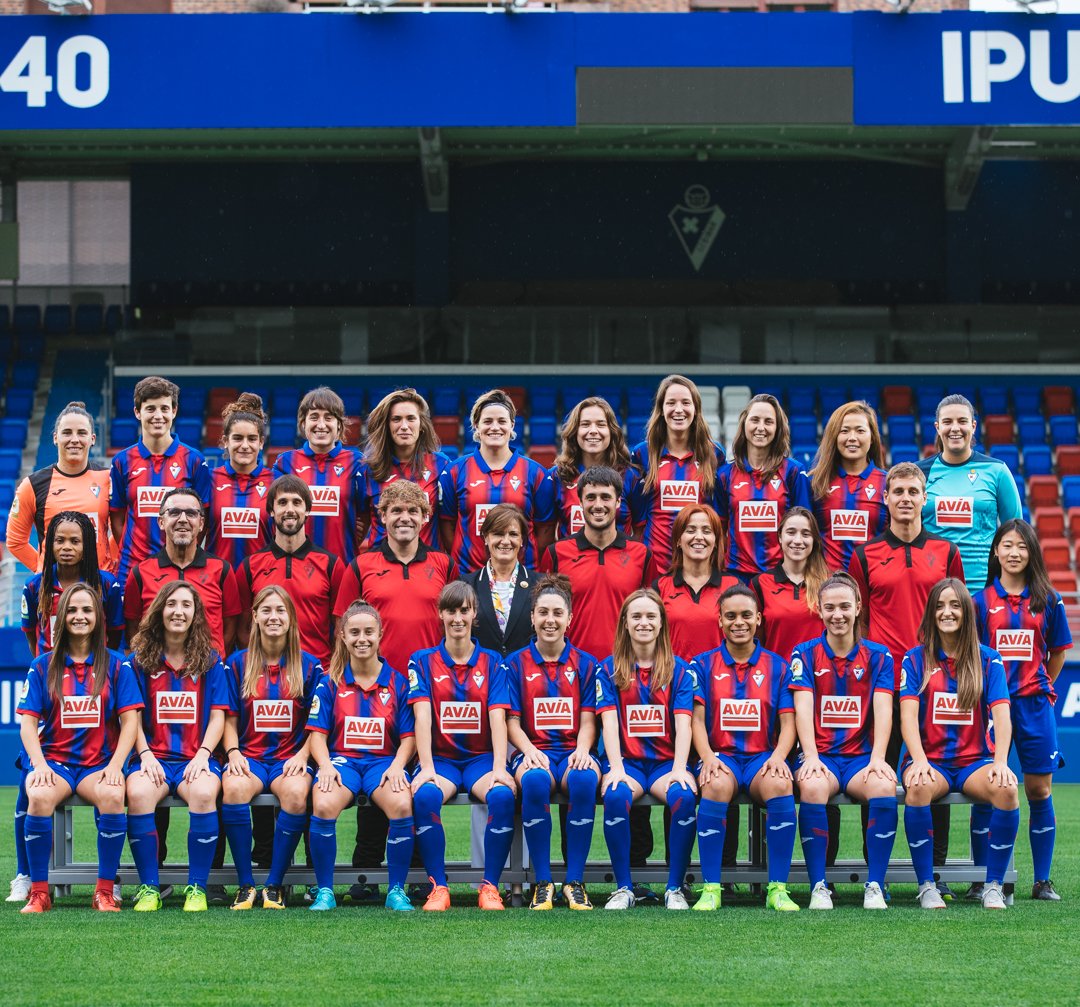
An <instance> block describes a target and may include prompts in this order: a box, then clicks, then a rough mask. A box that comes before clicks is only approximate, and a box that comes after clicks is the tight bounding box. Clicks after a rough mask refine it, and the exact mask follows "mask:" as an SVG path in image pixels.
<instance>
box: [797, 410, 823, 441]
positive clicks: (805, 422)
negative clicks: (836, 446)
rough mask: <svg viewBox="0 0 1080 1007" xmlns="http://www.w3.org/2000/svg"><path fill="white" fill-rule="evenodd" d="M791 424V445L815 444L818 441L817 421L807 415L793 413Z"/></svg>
mask: <svg viewBox="0 0 1080 1007" xmlns="http://www.w3.org/2000/svg"><path fill="white" fill-rule="evenodd" d="M790 422H791V442H792V443H793V444H816V443H817V439H818V427H817V419H816V418H815V417H814V416H813V415H810V414H807V413H794V414H793V415H792V416H791V419H790Z"/></svg>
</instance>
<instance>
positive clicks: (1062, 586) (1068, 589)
mask: <svg viewBox="0 0 1080 1007" xmlns="http://www.w3.org/2000/svg"><path fill="white" fill-rule="evenodd" d="M1048 572H1049V574H1050V586H1051V587H1053V589H1054V590H1055V591H1057V593H1058V594H1062V595H1070V594H1076V574H1075V573H1073V571H1072V570H1050V571H1048Z"/></svg>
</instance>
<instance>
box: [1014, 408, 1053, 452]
mask: <svg viewBox="0 0 1080 1007" xmlns="http://www.w3.org/2000/svg"><path fill="white" fill-rule="evenodd" d="M1016 432H1017V436H1018V439H1019V441H1020V446H1021V447H1027V446H1028V445H1029V444H1045V443H1046V422H1045V421H1044V420H1043V418H1042V417H1041V416H1039V415H1037V414H1031V413H1026V414H1024V415H1022V416H1017V418H1016Z"/></svg>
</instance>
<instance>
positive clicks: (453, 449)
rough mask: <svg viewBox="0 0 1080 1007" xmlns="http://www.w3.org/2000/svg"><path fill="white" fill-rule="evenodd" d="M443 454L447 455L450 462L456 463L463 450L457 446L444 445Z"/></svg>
mask: <svg viewBox="0 0 1080 1007" xmlns="http://www.w3.org/2000/svg"><path fill="white" fill-rule="evenodd" d="M442 453H443V454H444V455H446V457H447V458H449V459H450V461H454V460H455V459H457V458H459V457H460V456H461V449H460V448H459V447H458V446H457V445H456V444H444V445H443V446H442Z"/></svg>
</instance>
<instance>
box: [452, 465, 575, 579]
mask: <svg viewBox="0 0 1080 1007" xmlns="http://www.w3.org/2000/svg"><path fill="white" fill-rule="evenodd" d="M439 491H440V493H441V497H442V510H441V514H440V516H441V517H443V518H447V519H452V520H453V521H454V522H455V528H454V544H453V546H452V547H451V550H450V560H451V563H452V564H453V566H454V570H455V572H456V573H457V575H458V576H459V577H461V576H463V575H464V574H467V573H472V572H473V571H474V570H479V569H480V567H482V566H483V565H484V563H486V562H487V549H486V547H485V546H484V540H483V539H482V538H481V537H480V529H481V527H482V526H483V524H484V518H486V517H487V515H488V511H490V510H491V509H492V507H495V506H496V505H497V504H504V503H510V504H517V506H518V507H520V508H521V509H522V510H523V511H524V512H525V517H526V519H527V520H528V522H529V539H528V541H527V542H526V543H525V544H524V550H523V551H524V555H523V557H522V562H523V563H524V564H525V566H526V567H528V568H529V569H530V570H531V569H534V568H535V566H536V561H537V559H538V557H537V555H536V534H535V530H534V529H535V526H536V525H538V524H546V523H548V522H549V521H554V520H555V483H554V481H553V480H552V479H551V477H550V476H549V475H548V473H547V470H546V469H545V468H544V467H543V466H542V465H540V464H538V463H537V462H535V461H533V460H532V459H531V458H527V457H526V456H525V455H523V454H521V453H520V452H518V451H515V452H514V453H513V455H512V456H511V457H510V460H509V461H508V462H507V463H506V465H505V467H504V468H501V469H492V468H490V467H489V466H488V463H487V462H485V461H484V459H483V456H482V455H481V454H480V452H479V451H477V452H476V453H475V454H468V455H465V456H464V457H462V458H459V459H458V460H457V461H455V462H454V463H453V464H452V465H451V466H450V467H449V468H448V469H446V471H444V472H443V474H442V477H441V479H440V480H439Z"/></svg>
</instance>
